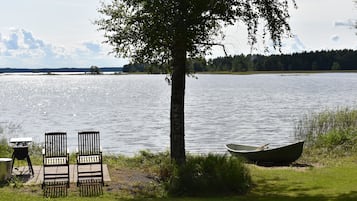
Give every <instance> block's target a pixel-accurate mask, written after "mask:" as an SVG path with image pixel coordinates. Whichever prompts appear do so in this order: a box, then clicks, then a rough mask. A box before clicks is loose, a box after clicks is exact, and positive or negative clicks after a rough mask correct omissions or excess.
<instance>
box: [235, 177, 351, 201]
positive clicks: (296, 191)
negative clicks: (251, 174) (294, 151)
mask: <svg viewBox="0 0 357 201" xmlns="http://www.w3.org/2000/svg"><path fill="white" fill-rule="evenodd" d="M283 180H284V179H282V178H278V177H274V178H272V179H260V180H257V184H255V186H254V187H253V189H252V191H251V192H249V193H248V194H247V195H245V196H239V197H240V200H258V201H273V200H274V201H280V200H284V201H297V200H304V201H327V200H328V201H352V200H353V201H355V200H357V191H351V192H348V193H344V194H336V195H333V196H331V195H328V194H315V195H314V193H309V192H311V191H314V190H318V191H320V192H323V189H324V188H323V187H319V186H314V187H306V186H304V184H302V183H299V182H290V183H289V184H285V183H284V182H283Z"/></svg>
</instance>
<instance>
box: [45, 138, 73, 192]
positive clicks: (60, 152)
mask: <svg viewBox="0 0 357 201" xmlns="http://www.w3.org/2000/svg"><path fill="white" fill-rule="evenodd" d="M42 155H43V183H42V188H43V189H44V192H48V189H47V187H55V188H57V189H58V188H59V187H65V188H66V189H65V190H66V192H67V188H69V183H70V177H69V150H68V148H67V133H65V132H49V133H45V148H44V149H43V150H42ZM59 167H63V168H59ZM65 194H66V193H65Z"/></svg>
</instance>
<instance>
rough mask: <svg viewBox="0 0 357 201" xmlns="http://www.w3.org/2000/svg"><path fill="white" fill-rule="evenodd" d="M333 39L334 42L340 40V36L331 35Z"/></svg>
mask: <svg viewBox="0 0 357 201" xmlns="http://www.w3.org/2000/svg"><path fill="white" fill-rule="evenodd" d="M331 40H332V41H333V42H338V41H339V40H340V36H338V35H333V36H331Z"/></svg>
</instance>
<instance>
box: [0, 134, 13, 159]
mask: <svg viewBox="0 0 357 201" xmlns="http://www.w3.org/2000/svg"><path fill="white" fill-rule="evenodd" d="M11 155H12V148H11V147H10V146H9V144H8V142H7V140H6V139H5V138H2V139H0V157H2V158H11Z"/></svg>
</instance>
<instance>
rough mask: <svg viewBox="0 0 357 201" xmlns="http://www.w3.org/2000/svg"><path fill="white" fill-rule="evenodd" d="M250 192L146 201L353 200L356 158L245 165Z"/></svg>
mask: <svg viewBox="0 0 357 201" xmlns="http://www.w3.org/2000/svg"><path fill="white" fill-rule="evenodd" d="M248 169H249V170H250V174H251V176H252V181H253V186H254V187H253V188H252V189H251V191H250V192H248V193H247V194H246V195H243V196H238V195H236V196H223V197H222V196H219V197H215V196H212V197H179V198H168V197H166V198H150V200H153V201H156V200H157V201H170V200H172V201H184V200H185V201H187V200H192V201H200V200H212V201H219V200H226V201H231V200H232V201H233V200H242V201H245V200H262V201H279V200H287V201H295V200H296V201H297V200H304V201H305V200H311V201H315V200H316V201H321V200H331V201H339V200H341V201H342V200H347V201H348V200H351V201H352V200H357V156H353V157H344V158H341V159H336V160H334V161H331V163H329V164H328V165H326V166H323V167H319V166H316V167H273V168H269V167H258V166H255V165H248ZM0 200H9V201H11V200H14V201H27V200H48V199H45V198H43V197H42V196H41V188H40V186H33V187H20V188H13V187H10V186H4V187H0ZM56 200H78V201H86V200H103V201H111V200H147V199H146V198H140V196H136V197H134V198H133V197H131V196H125V195H123V194H121V193H120V192H105V193H104V195H103V196H100V197H96V198H82V197H79V195H78V194H77V193H73V192H72V193H70V194H69V196H68V197H66V198H56Z"/></svg>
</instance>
